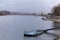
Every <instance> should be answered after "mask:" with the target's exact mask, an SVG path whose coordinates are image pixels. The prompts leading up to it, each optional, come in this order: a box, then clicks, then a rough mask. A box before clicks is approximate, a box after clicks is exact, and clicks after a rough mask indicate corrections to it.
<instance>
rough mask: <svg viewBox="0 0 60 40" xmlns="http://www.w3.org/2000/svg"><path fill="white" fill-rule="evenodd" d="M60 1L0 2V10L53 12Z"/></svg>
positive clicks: (13, 0)
mask: <svg viewBox="0 0 60 40" xmlns="http://www.w3.org/2000/svg"><path fill="white" fill-rule="evenodd" d="M59 3H60V0H0V10H8V11H14V12H51V9H52V7H53V6H55V5H57V4H59Z"/></svg>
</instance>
